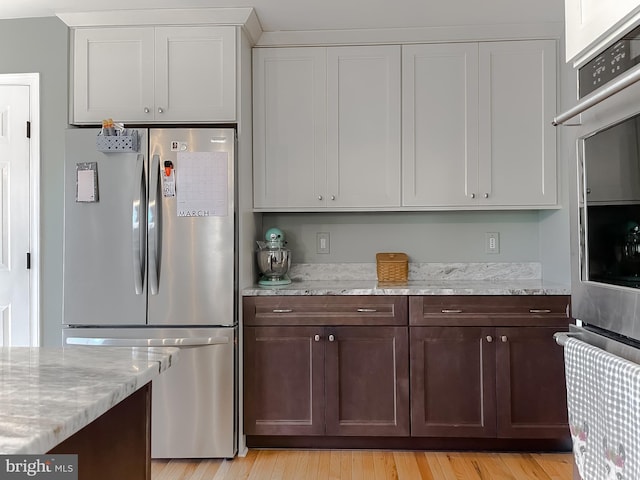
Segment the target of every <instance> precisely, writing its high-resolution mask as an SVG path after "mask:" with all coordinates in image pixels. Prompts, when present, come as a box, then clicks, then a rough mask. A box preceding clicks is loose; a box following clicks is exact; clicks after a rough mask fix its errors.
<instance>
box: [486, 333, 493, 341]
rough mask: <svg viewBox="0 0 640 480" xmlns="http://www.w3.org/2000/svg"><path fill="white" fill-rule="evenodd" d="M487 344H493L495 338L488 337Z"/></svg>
mask: <svg viewBox="0 0 640 480" xmlns="http://www.w3.org/2000/svg"><path fill="white" fill-rule="evenodd" d="M486 338H487V343H491V342H493V337H492V336H491V335H487V337H486Z"/></svg>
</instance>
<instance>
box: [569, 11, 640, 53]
mask: <svg viewBox="0 0 640 480" xmlns="http://www.w3.org/2000/svg"><path fill="white" fill-rule="evenodd" d="M564 5H565V34H566V60H567V62H569V61H570V60H574V61H575V62H576V63H579V62H582V61H584V60H586V59H587V57H589V56H590V55H592V54H594V53H596V52H597V51H599V50H601V49H602V48H603V47H604V46H605V45H608V44H609V43H610V42H612V41H613V40H614V39H615V38H616V37H617V36H619V35H621V34H622V33H623V32H624V31H628V30H629V27H630V26H632V25H633V24H634V23H636V22H637V19H638V13H639V12H640V1H638V0H616V1H615V2H612V1H609V0H565V2H564Z"/></svg>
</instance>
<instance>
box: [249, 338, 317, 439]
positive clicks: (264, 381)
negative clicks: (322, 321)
mask: <svg viewBox="0 0 640 480" xmlns="http://www.w3.org/2000/svg"><path fill="white" fill-rule="evenodd" d="M316 335H318V337H316ZM321 336H322V328H321V327H245V328H244V433H245V434H247V435H323V434H324V408H325V406H324V344H325V342H323V341H321ZM316 338H317V340H316Z"/></svg>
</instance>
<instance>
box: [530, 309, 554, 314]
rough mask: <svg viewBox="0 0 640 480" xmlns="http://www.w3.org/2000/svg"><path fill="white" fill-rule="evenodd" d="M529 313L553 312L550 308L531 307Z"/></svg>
mask: <svg viewBox="0 0 640 480" xmlns="http://www.w3.org/2000/svg"><path fill="white" fill-rule="evenodd" d="M529 313H551V310H549V309H548V308H530V309H529Z"/></svg>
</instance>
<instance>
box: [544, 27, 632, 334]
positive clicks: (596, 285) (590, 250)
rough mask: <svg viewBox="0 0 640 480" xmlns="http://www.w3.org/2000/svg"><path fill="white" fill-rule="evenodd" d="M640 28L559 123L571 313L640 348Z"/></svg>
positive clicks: (593, 67)
mask: <svg viewBox="0 0 640 480" xmlns="http://www.w3.org/2000/svg"><path fill="white" fill-rule="evenodd" d="M639 59H640V28H638V29H636V30H634V31H632V32H630V33H629V34H627V35H626V36H625V37H624V38H622V39H619V40H618V41H617V42H615V43H614V44H612V45H611V46H610V47H609V48H607V49H606V50H604V51H603V52H602V53H601V54H600V55H598V56H597V57H596V58H594V59H593V60H592V61H591V62H589V63H587V64H586V65H584V66H583V67H582V68H581V69H580V70H579V72H578V79H579V89H578V90H579V92H580V97H581V98H580V99H579V101H578V105H577V106H576V107H574V108H573V109H572V110H569V111H568V112H565V113H564V114H561V115H559V116H558V117H557V118H556V120H555V123H557V124H564V125H566V127H563V128H567V129H571V131H574V132H575V133H576V138H577V141H576V153H577V161H571V166H572V172H573V175H572V177H571V182H570V187H571V191H570V199H571V204H570V208H571V212H570V213H571V217H570V218H571V242H572V245H571V255H572V262H571V265H572V285H571V296H572V313H573V315H574V317H575V318H577V319H579V320H580V321H581V322H582V323H583V324H584V325H585V326H589V327H593V328H595V329H604V330H605V331H606V332H608V333H610V334H612V335H614V336H615V335H618V336H621V337H622V338H621V339H622V340H624V339H629V340H630V341H633V340H637V341H640V65H639V64H638V62H639Z"/></svg>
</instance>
